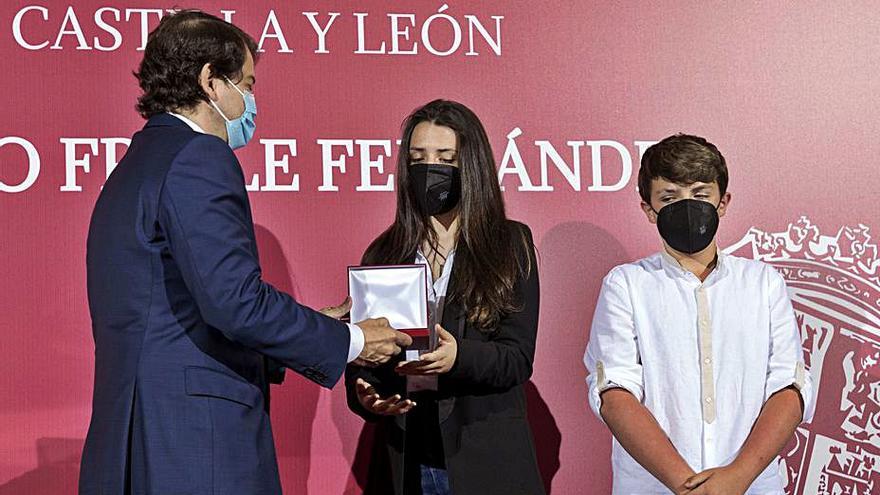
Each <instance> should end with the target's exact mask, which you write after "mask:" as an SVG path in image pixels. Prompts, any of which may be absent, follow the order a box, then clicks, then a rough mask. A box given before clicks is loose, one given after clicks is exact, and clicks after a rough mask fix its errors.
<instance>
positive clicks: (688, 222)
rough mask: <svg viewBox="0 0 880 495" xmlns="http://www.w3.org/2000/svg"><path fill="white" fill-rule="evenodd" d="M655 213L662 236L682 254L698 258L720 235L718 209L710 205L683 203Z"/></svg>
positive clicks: (684, 201) (693, 202) (666, 207)
mask: <svg viewBox="0 0 880 495" xmlns="http://www.w3.org/2000/svg"><path fill="white" fill-rule="evenodd" d="M652 209H653V208H652ZM654 213H657V230H659V231H660V236H661V237H663V240H664V241H666V244H669V247H671V248H672V249H675V250H676V251H679V252H681V253H687V254H694V253H697V252H700V251H702V250H704V249H706V248H707V247H708V246H709V244H711V243H712V239H714V238H715V233H716V232H717V231H718V207H717V206H715V205H713V204H712V203H707V202H706V201H700V200H697V199H682V200H680V201H676V202H675V203H670V204H668V205H666V206H664V207H663V208H660V211H659V212H657V211H656V210H654Z"/></svg>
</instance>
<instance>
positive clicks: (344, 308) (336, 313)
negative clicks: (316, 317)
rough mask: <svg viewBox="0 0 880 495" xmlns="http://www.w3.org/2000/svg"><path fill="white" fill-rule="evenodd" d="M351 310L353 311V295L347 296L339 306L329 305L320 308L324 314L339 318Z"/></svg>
mask: <svg viewBox="0 0 880 495" xmlns="http://www.w3.org/2000/svg"><path fill="white" fill-rule="evenodd" d="M349 311H351V297H348V296H345V300H344V301H342V304H340V305H339V306H327V307H326V308H321V309H320V310H318V312H319V313H321V314H322V315H324V316H329V317H330V318H336V319H337V320H339V319H342V317H343V316H345V315H347V314H348V312H349Z"/></svg>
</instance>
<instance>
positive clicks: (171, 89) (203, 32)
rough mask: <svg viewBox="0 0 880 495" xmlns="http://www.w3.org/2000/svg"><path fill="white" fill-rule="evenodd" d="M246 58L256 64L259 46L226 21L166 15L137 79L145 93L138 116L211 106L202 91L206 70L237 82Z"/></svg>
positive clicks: (195, 14)
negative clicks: (208, 66)
mask: <svg viewBox="0 0 880 495" xmlns="http://www.w3.org/2000/svg"><path fill="white" fill-rule="evenodd" d="M247 52H250V53H251V56H252V57H253V58H254V63H256V61H257V44H256V42H254V40H253V38H251V37H250V36H248V34H247V33H245V32H244V31H242V30H241V29H239V28H237V27H235V26H233V25H232V24H230V23H228V22H226V21H224V20H223V19H219V18H217V17H214V16H212V15H210V14H206V13H204V12H201V11H198V10H182V11H180V12H177V13H175V14H172V15H166V16H165V17H163V18H162V21H161V22H160V23H159V26H158V27H156V29H155V30H153V32H151V33H150V36H149V37H148V38H147V46H146V48H145V50H144V59H143V60H142V61H141V65H140V67H139V68H138V70H137V72H135V73H134V76H135V77H136V78H137V80H138V84H139V85H140V87H141V89H142V90H143V94H142V95H141V96H140V98H138V102H137V111H138V113H140V114H141V116H142V117H144V118H145V119H148V118H150V117H152V116H153V115H156V114H160V113H164V112H168V111H173V110H179V109H189V108H193V107H194V106H196V105H197V104H198V103H199V102H200V101H208V95H207V94H205V92H204V90H202V87H201V86H200V85H199V74H200V73H201V71H202V67H203V66H204V65H205V64H211V77H217V78H223V77H228V78H229V79H230V80H231V81H233V82H238V81H239V80H240V79H241V76H242V74H241V69H242V67H243V66H244V62H245V60H246V59H247Z"/></svg>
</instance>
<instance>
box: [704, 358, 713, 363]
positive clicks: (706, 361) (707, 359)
mask: <svg viewBox="0 0 880 495" xmlns="http://www.w3.org/2000/svg"><path fill="white" fill-rule="evenodd" d="M703 362H704V363H706V364H709V363H711V362H712V359H710V358H706V359H704V360H703Z"/></svg>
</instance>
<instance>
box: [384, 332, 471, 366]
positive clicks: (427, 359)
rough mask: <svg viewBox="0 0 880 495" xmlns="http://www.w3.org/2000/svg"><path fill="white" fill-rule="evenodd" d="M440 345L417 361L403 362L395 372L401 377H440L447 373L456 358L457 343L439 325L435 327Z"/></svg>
mask: <svg viewBox="0 0 880 495" xmlns="http://www.w3.org/2000/svg"><path fill="white" fill-rule="evenodd" d="M435 329H436V330H437V336H438V337H439V339H440V343H439V345H438V346H437V349H435V350H434V351H433V352H429V353H426V354H422V355H421V356H419V360H418V361H404V362H401V363H400V364H398V365H397V368H395V371H397V372H398V373H399V374H401V375H440V374H443V373H449V370H451V369H452V366H453V365H455V358H456V357H457V356H458V342H456V340H455V337H454V336H453V335H452V334H451V333H449V332H447V331H446V330H444V329H443V327H441V326H440V325H437V326H436V327H435Z"/></svg>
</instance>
